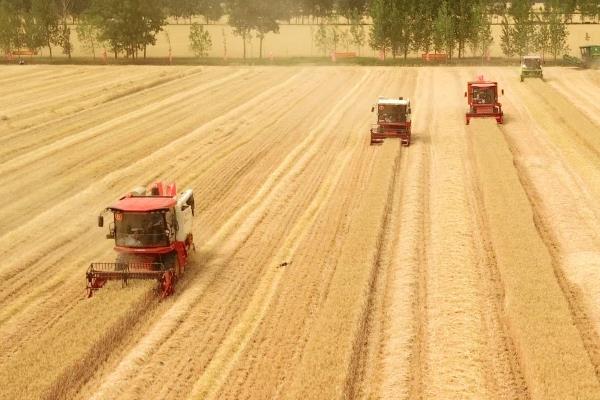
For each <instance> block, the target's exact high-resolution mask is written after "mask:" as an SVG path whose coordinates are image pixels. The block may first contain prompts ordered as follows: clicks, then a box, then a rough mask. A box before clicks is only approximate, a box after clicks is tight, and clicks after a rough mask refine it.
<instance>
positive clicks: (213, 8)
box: [196, 0, 223, 24]
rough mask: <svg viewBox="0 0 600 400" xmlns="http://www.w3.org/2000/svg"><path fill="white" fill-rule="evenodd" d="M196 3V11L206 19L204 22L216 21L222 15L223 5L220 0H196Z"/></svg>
mask: <svg viewBox="0 0 600 400" xmlns="http://www.w3.org/2000/svg"><path fill="white" fill-rule="evenodd" d="M196 2H197V4H198V12H199V13H200V15H203V16H204V18H205V19H206V23H207V24H208V23H210V21H218V20H219V19H220V18H221V17H222V16H223V6H222V2H221V0H196Z"/></svg>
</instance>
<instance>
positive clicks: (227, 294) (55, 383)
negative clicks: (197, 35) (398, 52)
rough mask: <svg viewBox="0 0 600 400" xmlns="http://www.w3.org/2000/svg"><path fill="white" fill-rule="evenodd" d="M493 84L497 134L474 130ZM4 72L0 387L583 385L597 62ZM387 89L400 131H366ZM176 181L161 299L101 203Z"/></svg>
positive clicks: (599, 364) (287, 391)
mask: <svg viewBox="0 0 600 400" xmlns="http://www.w3.org/2000/svg"><path fill="white" fill-rule="evenodd" d="M481 73H484V75H485V76H486V77H487V78H491V79H493V80H498V81H499V82H500V86H501V88H504V89H505V90H506V95H505V96H504V97H502V98H501V102H502V103H503V108H504V110H505V114H506V123H505V124H504V125H502V126H497V125H496V123H495V121H494V120H491V119H488V120H477V119H476V120H473V121H472V123H471V125H470V126H466V125H465V121H464V112H465V110H466V107H467V106H466V101H465V99H464V97H463V96H462V94H463V92H464V90H465V87H466V82H467V81H468V80H471V79H472V78H473V77H475V76H477V75H479V74H481ZM545 77H546V78H547V79H546V80H545V81H541V80H536V79H528V80H526V81H525V82H523V83H521V82H519V78H518V71H517V70H516V69H512V68H505V67H484V68H474V67H469V68H463V67H423V68H397V67H395V68H387V67H377V68H369V67H335V68H334V67H332V68H325V67H322V68H321V67H310V66H299V67H273V66H271V67H251V66H244V67H226V68H225V67H223V68H221V67H167V66H161V67H137V66H131V67H117V66H104V67H70V66H69V67H55V66H29V65H28V66H25V67H20V68H15V67H3V68H2V73H1V74H0V94H2V96H0V197H1V198H2V199H3V203H2V206H0V219H1V220H2V221H3V223H2V224H1V225H0V259H1V260H2V263H0V304H2V306H1V307H0V388H2V389H1V390H0V399H11V400H12V399H17V398H18V399H53V400H54V399H81V400H83V399H95V400H100V399H101V400H104V399H147V398H161V399H184V398H187V399H194V400H195V399H242V398H244V399H275V398H276V399H282V398H289V399H298V398H306V399H341V398H347V399H406V400H411V399H432V400H433V399H461V400H462V399H476V400H479V399H514V400H528V399H532V400H534V399H535V400H537V399H544V400H546V399H557V400H558V399H560V400H563V399H564V400H567V399H598V398H600V285H598V281H599V280H600V272H599V271H600V206H598V202H597V201H596V200H597V198H598V196H600V168H599V167H600V120H599V119H598V118H597V114H598V111H600V109H599V108H598V104H600V98H599V97H598V93H599V92H598V90H597V89H598V87H599V86H598V85H600V78H598V74H597V71H581V70H576V69H566V68H548V69H546V70H545ZM378 96H389V97H399V96H404V97H409V98H410V99H411V100H412V109H413V114H412V120H413V126H412V130H413V141H412V144H411V146H410V147H402V146H400V143H399V142H398V141H397V140H394V139H386V140H385V143H383V144H382V145H380V146H370V145H369V137H368V131H369V127H370V126H371V123H373V119H374V114H371V113H370V112H369V111H370V110H371V107H372V105H373V104H375V103H376V101H377V98H378ZM155 180H166V181H175V182H177V185H178V189H179V190H180V191H181V190H183V189H187V188H191V189H193V190H194V195H195V199H196V209H195V211H196V213H195V214H196V215H195V222H194V229H193V234H194V240H195V243H196V251H195V252H194V253H193V254H192V255H191V258H190V262H189V265H188V267H189V268H188V269H187V271H186V274H185V275H184V277H183V279H181V280H180V281H179V282H178V283H177V286H176V291H175V294H174V295H173V296H172V297H170V298H167V299H165V300H159V299H158V298H157V296H156V294H155V291H154V287H155V283H154V282H130V283H129V285H127V286H126V287H121V284H120V283H109V284H107V285H106V287H104V288H103V289H102V290H99V291H98V292H97V293H96V294H95V295H94V296H93V297H92V298H90V299H88V298H86V291H85V281H84V277H85V271H86V268H87V267H88V266H89V264H90V263H91V262H94V261H107V262H111V261H114V259H115V253H114V250H113V249H112V247H113V244H114V242H113V243H111V241H108V240H106V239H105V238H104V235H105V232H104V231H102V230H100V229H98V228H95V225H96V224H95V222H96V216H97V214H98V213H99V212H100V211H102V210H103V209H104V208H105V207H106V206H108V205H110V204H111V203H112V202H113V201H114V200H115V199H116V198H118V197H119V196H120V195H122V194H123V193H126V192H127V191H128V190H130V189H131V188H133V187H135V186H139V185H144V184H148V183H150V182H152V181H155Z"/></svg>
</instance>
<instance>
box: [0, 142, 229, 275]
mask: <svg viewBox="0 0 600 400" xmlns="http://www.w3.org/2000/svg"><path fill="white" fill-rule="evenodd" d="M223 151H225V152H230V151H231V149H227V148H224V149H223ZM186 158H189V157H186ZM192 162H194V160H193V159H191V160H187V161H186V163H183V164H182V167H183V168H185V166H186V165H190V163H192ZM159 174H161V172H160V171H159ZM202 189H203V190H206V188H202ZM104 197H106V196H104ZM107 201H110V198H109V199H108V200H107ZM64 208H65V207H63V206H61V207H59V208H58V209H64ZM84 225H85V224H84ZM69 237H70V236H69ZM69 237H67V238H66V239H65V240H70V239H69ZM59 247H60V246H59ZM29 259H30V260H32V261H35V260H36V259H39V257H38V256H37V255H33V257H30V258H29ZM48 264H49V265H52V263H48ZM21 270H22V271H24V272H29V270H30V269H29V263H27V264H25V265H23V266H22V268H21ZM24 278H25V279H26V280H29V279H30V278H29V277H28V274H26V275H25V276H24ZM6 279H7V275H5V276H4V280H5V281H6ZM25 282H26V283H27V281H25ZM11 286H14V284H11Z"/></svg>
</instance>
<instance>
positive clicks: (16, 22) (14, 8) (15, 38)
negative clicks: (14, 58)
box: [0, 0, 25, 53]
mask: <svg viewBox="0 0 600 400" xmlns="http://www.w3.org/2000/svg"><path fill="white" fill-rule="evenodd" d="M24 12H25V9H24V8H23V6H21V5H19V4H14V3H12V2H8V1H6V0H2V1H0V47H1V48H2V50H4V52H6V53H8V52H10V51H11V50H14V49H18V48H21V47H22V46H23V45H24V44H25V32H24V26H23V18H24Z"/></svg>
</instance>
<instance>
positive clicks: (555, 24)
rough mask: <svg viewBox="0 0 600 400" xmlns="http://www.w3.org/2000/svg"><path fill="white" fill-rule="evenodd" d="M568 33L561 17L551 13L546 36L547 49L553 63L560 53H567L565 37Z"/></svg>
mask: <svg viewBox="0 0 600 400" xmlns="http://www.w3.org/2000/svg"><path fill="white" fill-rule="evenodd" d="M568 35H569V32H568V30H567V26H566V24H565V23H564V22H563V21H562V18H561V15H560V14H558V13H556V12H552V13H550V14H549V16H548V36H549V39H550V40H549V43H548V44H549V46H548V47H549V49H550V52H551V53H552V56H553V57H554V61H556V58H557V57H558V55H559V54H561V53H566V52H568V51H569V47H568V46H567V36H568Z"/></svg>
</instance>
